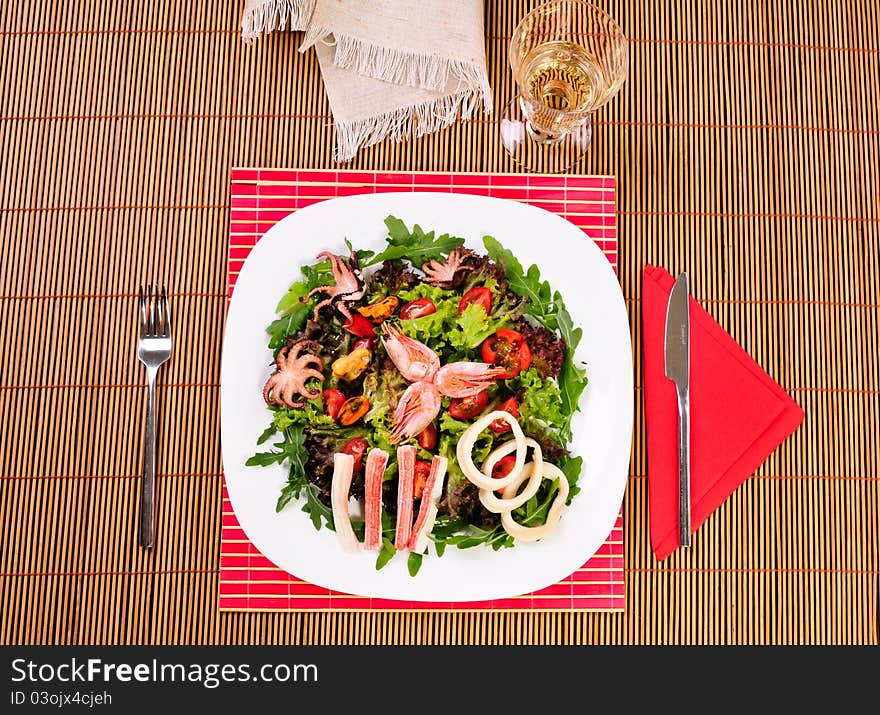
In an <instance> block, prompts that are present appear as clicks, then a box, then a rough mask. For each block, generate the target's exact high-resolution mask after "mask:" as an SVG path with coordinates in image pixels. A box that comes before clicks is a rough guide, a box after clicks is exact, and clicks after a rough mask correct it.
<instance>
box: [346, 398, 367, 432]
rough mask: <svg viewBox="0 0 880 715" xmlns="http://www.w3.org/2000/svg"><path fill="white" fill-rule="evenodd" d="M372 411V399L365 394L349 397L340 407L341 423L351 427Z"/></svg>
mask: <svg viewBox="0 0 880 715" xmlns="http://www.w3.org/2000/svg"><path fill="white" fill-rule="evenodd" d="M369 411H370V401H369V400H368V399H367V398H366V397H364V396H363V395H358V396H357V397H349V398H348V399H347V400H346V401H345V403H344V404H343V405H342V407H340V408H339V424H341V425H342V426H343V427H350V426H351V425H353V424H354V423H355V422H357V421H358V420H359V419H360V418H361V417H363V416H364V415H365V414H367V412H369Z"/></svg>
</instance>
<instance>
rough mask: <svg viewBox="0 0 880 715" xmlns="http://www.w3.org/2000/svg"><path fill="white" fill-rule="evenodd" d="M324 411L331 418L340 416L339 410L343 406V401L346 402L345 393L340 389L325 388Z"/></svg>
mask: <svg viewBox="0 0 880 715" xmlns="http://www.w3.org/2000/svg"><path fill="white" fill-rule="evenodd" d="M323 397H324V412H326V413H327V414H328V415H329V416H330V419H333V420H335V419H336V418H337V417H339V410H340V409H341V407H342V403H343V402H345V395H343V394H342V393H341V392H340V391H339V390H324V395H323Z"/></svg>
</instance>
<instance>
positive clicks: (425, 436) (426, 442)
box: [416, 422, 437, 451]
mask: <svg viewBox="0 0 880 715" xmlns="http://www.w3.org/2000/svg"><path fill="white" fill-rule="evenodd" d="M416 442H418V443H419V447H421V448H422V449H426V450H428V451H430V450H432V449H434V447H436V446H437V428H436V427H435V426H434V423H433V422H432V423H431V424H429V425H428V426H427V427H425V429H423V430H422V431H421V432H419V434H418V435H417V436H416Z"/></svg>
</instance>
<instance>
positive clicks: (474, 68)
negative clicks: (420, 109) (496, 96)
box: [299, 25, 492, 114]
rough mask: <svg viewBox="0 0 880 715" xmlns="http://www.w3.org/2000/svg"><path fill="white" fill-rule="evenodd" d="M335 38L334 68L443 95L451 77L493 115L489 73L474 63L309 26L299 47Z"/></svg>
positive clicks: (303, 48)
mask: <svg viewBox="0 0 880 715" xmlns="http://www.w3.org/2000/svg"><path fill="white" fill-rule="evenodd" d="M329 35H333V37H334V38H335V44H336V52H335V53H334V56H333V64H335V65H336V66H337V67H340V68H342V69H347V70H354V71H355V72H357V73H358V74H360V75H364V76H366V77H372V78H373V79H379V80H383V81H384V82H391V83H392V84H402V85H408V86H410V87H420V88H422V89H428V90H434V91H438V92H439V91H442V90H443V89H444V88H445V87H446V83H447V81H448V79H449V75H450V74H451V75H452V76H454V77H456V78H457V79H458V80H459V81H460V82H461V83H462V84H464V85H465V86H466V87H469V88H471V89H472V90H479V92H480V94H481V99H482V100H483V106H484V107H485V109H486V113H487V114H491V112H492V90H491V88H490V87H489V78H488V76H487V75H486V72H485V71H484V70H483V69H482V68H481V67H479V66H478V65H476V64H475V63H473V62H463V61H461V60H451V59H448V58H446V57H437V56H435V55H420V54H417V53H414V52H405V51H403V50H399V49H397V48H394V47H383V46H382V45H376V44H373V43H372V42H367V41H366V40H361V39H359V38H357V37H352V36H351V35H339V34H337V33H335V32H333V31H332V30H330V29H328V28H326V27H316V26H315V25H310V26H309V27H308V28H307V30H306V34H305V38H304V39H303V43H302V45H301V46H300V48H299V50H300V52H305V51H306V50H307V49H308V48H310V47H311V46H312V45H314V44H315V43H316V42H320V41H322V40H323V38H325V37H327V36H329Z"/></svg>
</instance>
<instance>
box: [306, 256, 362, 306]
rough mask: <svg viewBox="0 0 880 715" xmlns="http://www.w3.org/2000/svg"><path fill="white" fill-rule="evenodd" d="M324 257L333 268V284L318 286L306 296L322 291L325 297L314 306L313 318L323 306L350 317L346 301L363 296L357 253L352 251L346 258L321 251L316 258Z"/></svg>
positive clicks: (352, 300)
mask: <svg viewBox="0 0 880 715" xmlns="http://www.w3.org/2000/svg"><path fill="white" fill-rule="evenodd" d="M321 258H326V259H328V260H329V261H330V267H331V269H332V270H333V280H334V282H335V285H329V286H318V287H317V288H315V289H314V290H312V291H311V292H310V293H309V295H308V298H311V297H312V296H313V295H315V294H316V293H324V294H325V295H326V296H327V297H326V298H325V299H324V300H322V301H321V302H320V303H318V304H317V305H316V306H315V312H314V316H313V318H314V320H316V321H317V320H318V312H319V311H320V310H321V308H324V307H325V306H328V305H329V306H332V307H335V308H337V309H338V310H339V312H340V313H342V315H343V316H344V317H345V318H346V320H348V319H350V318H351V311H350V310H349V309H348V305H346V303H351V302H354V301H357V300H360V299H361V298H363V297H364V278H363V276H362V275H361V271H360V268H359V267H358V260H357V255H355V253H354V251H352V253H351V255H350V256H349V257H348V259H344V258H340V257H339V256H337V255H335V254H333V253H330V252H329V251H322V252H321V253H319V254H318V259H321Z"/></svg>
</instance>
